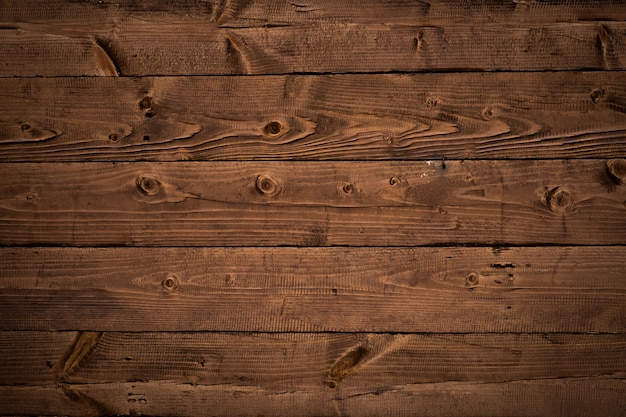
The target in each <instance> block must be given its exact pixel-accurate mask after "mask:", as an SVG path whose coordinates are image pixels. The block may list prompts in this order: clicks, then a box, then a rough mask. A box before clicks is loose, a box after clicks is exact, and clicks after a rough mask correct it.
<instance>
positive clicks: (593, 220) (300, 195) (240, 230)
mask: <svg viewBox="0 0 626 417" xmlns="http://www.w3.org/2000/svg"><path fill="white" fill-rule="evenodd" d="M611 164H612V165H611V167H612V168H611V169H612V171H611V169H609V165H608V164H607V161H604V160H580V161H571V160H553V161H493V162H489V161H446V162H445V163H442V162H441V161H427V162H414V163H407V162H334V163H331V162H308V163H297V162H296V163H294V162H284V163H273V164H272V163H252V162H251V163H235V162H232V163H231V162H229V163H208V162H207V163H132V164H129V163H120V164H111V163H88V164H80V163H67V164H56V163H51V164H28V163H24V164H3V165H2V166H0V170H1V172H2V176H3V178H4V182H3V183H2V184H0V234H2V236H3V239H2V244H3V245H79V246H94V245H108V246H111V245H128V246H132V245H136V246H176V245H185V246H230V245H235V246H275V245H296V246H333V245H355V246H359V245H362V246H410V245H433V244H449V243H457V244H459V243H463V244H481V245H491V244H514V245H532V244H537V243H541V244H578V245H584V244H587V245H607V244H623V243H624V236H626V217H625V214H626V205H625V204H624V202H625V201H626V187H624V185H623V178H624V177H626V174H624V172H626V170H624V169H623V168H624V165H626V161H625V160H622V159H617V160H614V161H613V162H611Z"/></svg>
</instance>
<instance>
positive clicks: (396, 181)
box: [389, 177, 400, 185]
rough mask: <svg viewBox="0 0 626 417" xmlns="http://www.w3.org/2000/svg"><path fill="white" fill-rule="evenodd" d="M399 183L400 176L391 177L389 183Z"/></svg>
mask: <svg viewBox="0 0 626 417" xmlns="http://www.w3.org/2000/svg"><path fill="white" fill-rule="evenodd" d="M399 183H400V180H399V179H398V177H391V178H389V185H397V184H399Z"/></svg>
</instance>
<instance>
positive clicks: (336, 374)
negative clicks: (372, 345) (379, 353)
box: [326, 346, 369, 388]
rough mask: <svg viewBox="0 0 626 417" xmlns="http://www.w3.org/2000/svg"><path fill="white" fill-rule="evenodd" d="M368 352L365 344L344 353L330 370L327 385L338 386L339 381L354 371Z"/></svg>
mask: <svg viewBox="0 0 626 417" xmlns="http://www.w3.org/2000/svg"><path fill="white" fill-rule="evenodd" d="M368 354H369V350H368V349H367V348H366V347H365V346H358V347H356V348H355V349H353V350H351V351H350V352H348V353H346V354H345V355H343V356H342V357H341V358H339V360H337V362H335V364H334V365H333V366H332V368H330V371H328V378H327V381H326V385H328V386H329V387H330V388H335V387H337V383H338V382H339V381H341V380H342V379H343V378H344V377H345V376H346V375H348V374H350V373H352V372H353V371H354V370H355V368H356V367H357V365H359V364H360V363H362V362H363V359H365V357H366V356H367V355H368Z"/></svg>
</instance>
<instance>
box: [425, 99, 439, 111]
mask: <svg viewBox="0 0 626 417" xmlns="http://www.w3.org/2000/svg"><path fill="white" fill-rule="evenodd" d="M424 104H425V105H426V107H428V108H429V109H434V108H435V107H437V104H439V101H438V100H437V97H428V98H427V99H426V102H425V103H424Z"/></svg>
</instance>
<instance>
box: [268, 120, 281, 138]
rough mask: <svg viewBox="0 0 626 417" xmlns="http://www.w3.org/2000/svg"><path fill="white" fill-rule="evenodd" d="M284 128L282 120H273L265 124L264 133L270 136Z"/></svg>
mask: <svg viewBox="0 0 626 417" xmlns="http://www.w3.org/2000/svg"><path fill="white" fill-rule="evenodd" d="M282 130H283V126H282V125H281V124H280V122H277V121H272V122H269V123H268V124H266V125H265V127H264V128H263V133H265V134H266V135H268V136H276V135H278V134H279V133H280V132H281V131H282Z"/></svg>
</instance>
